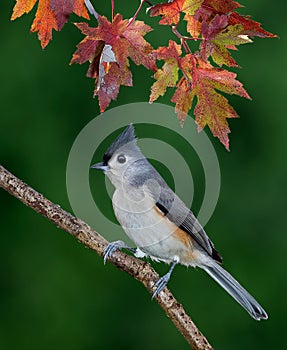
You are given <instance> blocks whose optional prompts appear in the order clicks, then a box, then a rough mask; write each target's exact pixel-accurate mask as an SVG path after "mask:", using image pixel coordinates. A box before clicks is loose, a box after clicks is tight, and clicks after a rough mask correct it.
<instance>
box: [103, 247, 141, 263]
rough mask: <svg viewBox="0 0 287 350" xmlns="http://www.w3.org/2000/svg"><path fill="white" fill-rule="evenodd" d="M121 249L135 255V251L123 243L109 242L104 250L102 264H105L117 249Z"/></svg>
mask: <svg viewBox="0 0 287 350" xmlns="http://www.w3.org/2000/svg"><path fill="white" fill-rule="evenodd" d="M123 248H125V249H127V250H129V251H130V252H132V253H135V251H136V250H135V249H134V248H131V247H129V246H128V245H126V244H125V242H123V241H115V242H111V243H109V244H108V245H107V247H106V248H105V250H104V264H106V261H107V259H109V258H111V256H112V255H113V253H114V252H115V251H116V250H117V249H120V250H121V249H123Z"/></svg>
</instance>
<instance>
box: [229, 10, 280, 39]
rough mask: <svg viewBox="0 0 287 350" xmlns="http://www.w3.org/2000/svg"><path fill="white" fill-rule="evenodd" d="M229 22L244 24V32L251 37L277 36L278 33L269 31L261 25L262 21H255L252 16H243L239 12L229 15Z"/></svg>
mask: <svg viewBox="0 0 287 350" xmlns="http://www.w3.org/2000/svg"><path fill="white" fill-rule="evenodd" d="M229 24H231V25H236V24H239V25H242V26H243V28H244V34H246V35H249V36H251V37H253V36H257V37H260V38H276V37H277V35H275V34H272V33H270V32H267V31H266V30H264V29H263V28H262V27H261V23H259V22H256V21H253V20H251V19H250V16H242V15H240V14H239V13H237V12H233V13H231V14H230V16H229Z"/></svg>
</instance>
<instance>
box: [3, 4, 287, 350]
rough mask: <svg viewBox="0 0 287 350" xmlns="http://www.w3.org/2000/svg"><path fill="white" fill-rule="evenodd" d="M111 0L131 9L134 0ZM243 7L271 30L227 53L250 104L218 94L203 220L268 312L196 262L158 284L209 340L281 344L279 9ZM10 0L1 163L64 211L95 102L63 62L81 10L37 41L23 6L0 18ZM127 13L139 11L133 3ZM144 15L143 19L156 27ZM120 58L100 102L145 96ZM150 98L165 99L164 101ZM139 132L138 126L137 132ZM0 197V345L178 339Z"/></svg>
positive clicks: (82, 256)
mask: <svg viewBox="0 0 287 350" xmlns="http://www.w3.org/2000/svg"><path fill="white" fill-rule="evenodd" d="M98 3H99V4H98V7H97V10H98V11H99V12H100V13H103V14H106V15H109V13H110V9H109V6H108V5H106V4H102V3H104V1H102V2H100V1H98ZM106 3H108V4H109V2H108V1H107V2H106ZM117 3H118V9H119V11H120V12H123V13H124V15H125V16H126V17H130V16H131V14H132V13H133V12H134V10H135V8H136V6H137V3H138V2H136V1H134V2H128V6H126V5H127V1H126V2H120V1H119V2H117ZM243 4H244V5H246V6H247V8H245V9H243V13H245V14H251V15H252V16H253V18H254V19H255V20H257V21H260V22H262V23H263V27H264V28H266V29H267V30H270V31H272V32H273V33H276V34H278V35H279V36H280V37H281V39H280V40H278V39H274V40H268V39H265V40H261V39H255V43H254V44H251V45H245V46H242V47H240V48H239V51H238V52H236V53H235V54H234V55H235V57H236V58H237V60H238V62H239V64H240V65H241V66H242V67H243V69H238V70H237V73H238V78H239V80H240V81H242V82H243V83H244V86H245V87H246V89H247V90H248V92H249V93H250V95H251V96H252V98H253V100H252V101H251V102H250V101H247V100H244V99H242V98H239V97H234V98H231V99H230V100H231V103H232V105H233V106H234V107H235V109H236V110H237V111H238V114H239V115H240V117H241V118H240V119H237V120H231V121H230V122H229V123H230V126H231V130H232V134H231V136H230V138H231V152H227V151H226V150H225V149H224V147H223V146H222V145H221V144H220V143H219V141H218V140H217V139H214V138H212V137H211V138H212V142H213V144H214V146H215V148H216V150H217V154H218V157H219V161H220V167H221V172H222V187H221V193H220V198H219V201H218V205H217V208H216V210H215V212H214V215H213V217H212V219H211V220H210V222H209V223H208V225H207V226H206V229H207V232H208V233H209V234H210V236H211V237H212V239H213V241H215V243H216V247H217V248H218V250H219V251H220V252H222V254H223V257H224V261H225V265H224V266H225V267H227V269H228V270H229V271H230V272H232V274H234V275H235V276H236V277H237V278H238V279H239V280H240V281H243V284H244V285H245V286H246V287H247V289H249V290H250V291H251V292H252V294H253V295H254V296H255V297H256V298H257V299H258V300H259V301H260V302H261V303H262V304H263V305H264V307H265V308H266V310H267V311H268V313H269V315H270V318H269V320H268V321H262V322H256V321H254V320H253V319H251V318H250V317H249V316H248V314H247V313H246V312H244V311H243V310H242V309H241V308H240V307H239V306H238V305H237V304H236V303H235V302H234V301H233V300H232V299H231V298H230V297H229V296H228V295H227V294H226V293H225V292H224V291H223V290H222V289H221V288H219V287H218V286H217V285H216V284H215V283H214V282H213V281H211V279H210V278H209V277H208V276H207V275H205V274H204V272H201V271H196V270H193V269H191V268H190V269H189V270H188V271H187V269H186V268H184V267H177V268H176V272H175V273H174V275H173V278H172V280H171V282H170V284H169V286H170V288H171V290H172V291H173V292H174V294H175V296H176V297H177V298H178V300H179V301H180V302H181V303H182V304H183V305H184V307H185V309H186V310H187V312H188V313H189V314H190V315H191V316H192V318H193V320H194V321H195V322H196V323H197V325H198V326H199V328H200V330H201V331H202V332H203V333H204V334H205V335H206V336H207V338H208V339H209V341H210V342H211V343H212V344H213V345H214V347H215V348H216V349H221V350H224V349H228V350H230V349H232V350H237V349H267V348H271V349H276V348H285V340H284V332H285V329H286V321H285V317H286V313H287V306H286V287H287V278H286V277H287V276H286V256H287V254H286V244H287V235H286V209H287V207H286V204H287V199H286V198H287V196H286V195H287V191H286V180H287V162H286V155H287V152H286V151H287V137H286V129H287V118H286V107H285V103H286V98H287V96H286V79H287V74H286V62H287V55H286V53H287V49H286V40H285V38H286V35H285V31H286V10H287V8H286V4H285V3H284V2H282V1H281V2H280V3H279V1H277V2H270V1H267V0H264V1H260V2H257V1H252V2H251V1H250V2H247V1H245V2H244V3H243ZM13 5H14V1H5V2H4V1H1V5H0V38H1V55H0V71H1V75H0V77H1V84H0V101H1V104H0V115H1V117H0V159H1V163H2V164H3V165H4V166H5V167H7V168H8V169H9V170H10V171H11V172H13V173H14V174H15V175H17V176H18V177H20V178H21V179H23V180H24V181H25V182H27V183H28V184H30V185H31V186H32V187H34V188H35V189H37V190H38V191H39V192H41V193H43V194H44V195H45V196H47V197H48V198H49V199H51V200H52V201H54V202H56V203H58V204H59V205H61V207H63V208H64V209H66V210H71V209H70V206H69V202H68V198H67V193H66V183H65V176H66V173H65V172H66V163H67V158H68V155H69V151H70V148H71V146H72V144H73V141H74V139H75V137H76V136H77V134H78V133H79V132H80V130H81V129H82V128H83V127H84V126H85V125H86V124H87V123H88V122H89V121H90V120H91V119H93V118H94V117H95V116H96V115H97V114H98V112H99V110H98V106H97V100H96V99H92V89H93V81H92V80H91V79H88V78H86V77H85V74H86V70H87V65H83V66H79V65H73V66H69V61H70V58H71V55H72V53H73V51H74V50H75V45H76V44H77V43H78V42H79V41H80V40H81V39H82V35H81V34H80V32H79V31H78V30H77V29H76V28H75V26H73V25H72V24H71V23H72V22H73V21H80V20H79V18H77V17H76V16H72V17H71V21H70V23H69V24H67V25H65V27H64V29H63V30H62V32H60V33H55V32H54V33H53V41H52V42H51V43H50V44H49V45H48V47H47V49H46V50H45V51H42V50H41V48H40V44H39V42H38V40H37V37H36V35H35V34H31V33H30V32H29V27H30V25H31V22H32V18H33V15H34V13H35V10H33V14H31V13H30V14H29V15H25V16H23V17H22V18H20V19H18V20H16V21H15V22H10V20H9V18H10V16H11V12H12V8H13ZM123 7H124V8H125V10H124V11H123V10H122V9H121V8H123ZM139 18H140V19H145V18H146V17H145V14H144V12H143V13H142V14H141V16H140V17H139ZM157 21H158V19H156V18H155V19H152V20H150V19H149V20H148V23H150V24H151V25H153V26H154V27H157V26H156V23H157ZM93 23H94V24H95V21H94V22H93ZM157 28H158V27H157ZM147 38H148V39H149V40H150V41H152V43H153V45H154V46H155V47H157V46H159V45H165V44H166V43H167V42H168V40H169V38H173V37H172V34H170V33H169V30H168V28H163V27H161V28H159V29H157V30H156V31H155V32H154V33H152V34H151V35H149V36H148V37H147ZM173 39H175V38H173ZM131 68H132V71H133V73H134V87H133V88H122V89H121V92H120V95H119V98H118V100H117V102H116V103H112V104H111V107H114V106H117V105H121V104H124V103H130V102H137V101H147V99H148V95H149V87H150V85H151V84H152V82H153V80H152V79H151V72H148V71H146V70H145V69H144V68H142V67H135V66H134V65H133V64H132V67H131ZM160 102H163V103H168V98H166V99H161V100H160ZM138 134H139V136H145V135H149V131H148V130H143V129H140V128H139V132H138ZM175 141H176V140H170V142H171V143H172V142H175ZM183 152H184V146H183ZM187 157H188V155H187ZM97 176H98V179H99V181H102V178H101V175H97ZM196 176H197V177H196ZM195 178H196V179H197V182H195V184H196V188H197V192H198V193H199V194H198V195H197V197H196V201H195V204H194V205H195V208H194V209H195V211H196V209H197V208H198V207H199V205H200V193H202V192H203V191H204V183H202V181H200V180H201V178H200V175H195ZM0 200H1V201H0V206H1V207H0V209H1V244H0V249H1V251H0V348H1V349H5V350H10V349H19V348H21V349H23V350H26V349H30V350H32V349H44V350H45V349H51V348H53V349H70V350H74V349H75V350H76V349H77V350H78V349H80V350H89V349H111V348H116V349H126V350H128V349H135V348H136V349H157V350H158V349H188V348H189V347H188V345H187V343H186V342H185V340H184V339H183V338H182V336H181V335H180V334H179V333H178V331H177V330H176V329H175V327H174V326H173V325H172V323H171V322H170V320H169V319H168V318H167V317H166V316H165V314H164V313H163V311H162V310H161V308H160V307H159V306H158V305H157V304H156V302H152V301H151V298H150V295H149V294H148V293H147V292H146V290H145V289H144V288H143V287H142V286H141V285H140V284H139V283H138V282H136V281H135V280H133V279H132V278H131V277H129V276H128V275H126V274H124V273H122V272H121V271H119V270H117V269H116V268H115V267H113V266H112V265H110V264H107V265H106V266H104V265H103V262H102V259H101V258H100V257H98V256H97V255H96V254H94V253H93V252H92V251H90V250H88V249H85V248H84V247H83V246H82V245H81V244H79V243H78V242H77V241H76V240H75V239H74V238H72V237H70V236H69V235H68V234H66V233H64V232H62V231H61V230H59V229H57V228H56V227H55V226H54V225H52V224H51V223H50V222H48V221H47V220H46V219H44V218H43V217H41V216H40V215H38V214H36V213H35V212H33V211H32V210H31V209H29V208H26V207H25V206H24V205H23V204H21V203H20V202H19V201H17V200H16V199H15V198H13V197H11V196H10V195H8V194H7V193H6V192H4V191H2V190H1V191H0ZM106 210H110V205H107V208H106ZM107 215H112V214H111V212H109V213H107ZM103 235H104V232H103ZM155 266H156V269H157V270H158V271H159V273H161V274H163V273H164V272H165V271H167V266H164V265H163V264H161V265H155Z"/></svg>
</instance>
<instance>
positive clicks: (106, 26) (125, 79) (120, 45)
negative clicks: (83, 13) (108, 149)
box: [71, 14, 156, 112]
mask: <svg viewBox="0 0 287 350" xmlns="http://www.w3.org/2000/svg"><path fill="white" fill-rule="evenodd" d="M76 26H77V27H78V28H79V29H80V30H81V31H82V33H83V34H84V35H86V37H85V38H84V39H83V40H82V41H81V42H80V43H79V44H78V46H77V50H76V52H75V53H74V55H73V57H72V60H71V63H79V64H82V63H84V62H86V61H89V62H90V66H89V70H88V74H87V75H88V76H89V77H92V78H95V79H96V82H95V90H94V95H97V96H98V98H99V104H100V110H101V112H103V111H104V110H105V109H106V108H107V107H108V106H109V104H110V102H111V100H115V99H116V98H117V96H118V93H119V89H120V85H126V86H132V74H131V72H130V70H129V61H128V58H130V59H131V60H132V61H134V63H135V64H137V65H140V64H142V65H144V66H145V67H146V68H148V69H151V70H153V71H156V65H155V59H154V57H153V56H152V51H153V47H152V46H151V45H150V44H149V43H148V42H147V41H146V40H145V39H144V38H143V37H144V35H145V34H146V33H148V32H149V31H151V28H150V27H149V26H148V25H146V24H145V23H144V22H141V21H132V22H130V21H129V20H126V19H123V18H122V16H121V15H119V14H117V15H116V16H115V17H114V19H113V21H112V22H109V21H108V19H107V18H106V17H104V16H99V17H98V26H97V27H95V28H92V27H89V26H88V24H86V23H77V24H76Z"/></svg>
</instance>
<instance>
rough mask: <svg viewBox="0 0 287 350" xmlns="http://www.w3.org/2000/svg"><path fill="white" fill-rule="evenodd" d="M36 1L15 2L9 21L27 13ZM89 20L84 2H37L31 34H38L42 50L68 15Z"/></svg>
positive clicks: (51, 0)
mask: <svg viewBox="0 0 287 350" xmlns="http://www.w3.org/2000/svg"><path fill="white" fill-rule="evenodd" d="M37 1H38V0H16V4H15V6H14V9H13V13H12V16H11V20H12V21H13V20H15V19H16V18H18V17H21V16H22V15H23V14H24V13H29V12H30V11H31V10H32V8H33V7H34V5H35V4H36V2H37ZM72 12H74V13H76V14H77V15H78V16H81V17H84V18H86V19H89V15H88V12H87V9H86V7H85V5H84V0H39V2H38V8H37V12H36V16H35V19H34V21H33V23H32V26H31V32H38V38H39V40H40V42H41V46H42V48H43V49H44V48H45V47H46V46H47V45H48V43H49V41H50V40H51V39H52V31H53V29H54V30H57V31H59V30H61V29H62V28H63V26H64V24H65V23H66V22H67V20H68V18H69V16H70V14H71V13H72Z"/></svg>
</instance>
